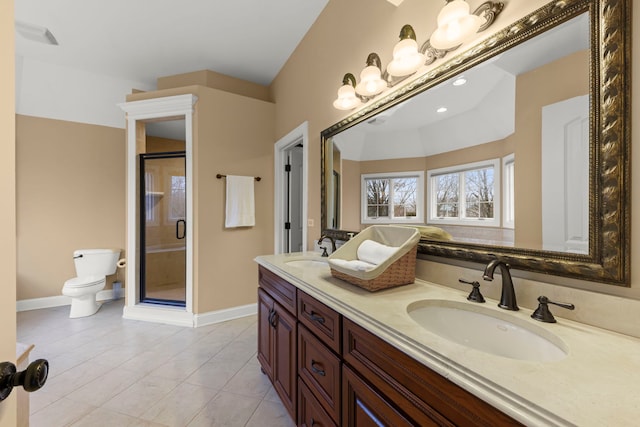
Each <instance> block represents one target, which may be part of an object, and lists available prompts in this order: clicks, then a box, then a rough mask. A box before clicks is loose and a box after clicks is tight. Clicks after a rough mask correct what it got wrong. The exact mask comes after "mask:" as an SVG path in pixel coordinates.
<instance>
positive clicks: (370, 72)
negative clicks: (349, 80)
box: [356, 65, 387, 96]
mask: <svg viewBox="0 0 640 427" xmlns="http://www.w3.org/2000/svg"><path fill="white" fill-rule="evenodd" d="M386 87H387V82H385V81H384V80H382V78H381V76H380V68H378V67H376V66H375V65H369V66H368V67H365V68H364V69H363V70H362V72H361V73H360V83H358V85H357V86H356V92H357V93H358V94H360V95H362V96H373V95H377V94H379V93H380V92H382V91H383V90H385V89H386Z"/></svg>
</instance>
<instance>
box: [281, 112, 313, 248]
mask: <svg viewBox="0 0 640 427" xmlns="http://www.w3.org/2000/svg"><path fill="white" fill-rule="evenodd" d="M300 143H301V144H302V242H303V243H302V244H303V246H304V247H306V246H307V245H308V242H307V232H308V230H307V228H308V223H307V218H308V203H309V196H308V190H309V185H308V183H309V178H308V175H309V122H304V123H302V124H301V125H300V126H298V127H296V128H295V129H293V130H292V131H291V132H289V133H288V134H287V135H285V136H284V137H282V138H280V140H279V141H278V142H276V144H275V147H274V156H273V157H274V224H273V231H274V239H273V240H274V253H276V254H281V253H283V252H284V250H285V243H286V242H285V241H284V223H285V221H286V220H287V212H285V209H284V202H285V200H286V194H285V191H286V190H285V189H284V185H285V183H286V179H287V177H286V172H285V170H284V168H285V165H286V164H287V151H288V150H289V149H290V148H291V147H295V146H296V145H298V144H300Z"/></svg>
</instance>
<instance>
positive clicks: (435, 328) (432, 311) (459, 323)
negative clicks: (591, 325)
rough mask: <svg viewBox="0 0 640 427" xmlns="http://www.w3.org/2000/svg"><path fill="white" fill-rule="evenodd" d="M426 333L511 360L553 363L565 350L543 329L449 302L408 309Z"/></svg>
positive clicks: (424, 302)
mask: <svg viewBox="0 0 640 427" xmlns="http://www.w3.org/2000/svg"><path fill="white" fill-rule="evenodd" d="M407 312H408V313H409V316H410V317H411V318H412V319H413V320H414V321H416V322H417V323H418V324H419V325H420V326H422V327H423V328H424V329H425V330H427V331H429V332H432V333H434V334H436V335H439V336H440V337H442V338H445V339H448V340H450V341H453V342H455V343H458V344H461V345H464V346H467V347H471V348H473V349H475V350H480V351H483V352H485V353H490V354H493V355H495V356H502V357H508V358H511V359H520V360H530V361H538V362H552V361H557V360H561V359H564V358H565V357H566V356H567V353H568V348H567V346H566V345H565V344H564V343H563V342H562V340H561V339H560V338H558V337H557V336H555V335H554V334H552V333H550V332H549V331H547V330H546V329H544V328H541V327H538V326H537V325H533V324H530V322H527V321H526V320H524V319H520V318H518V317H515V316H513V315H510V314H508V313H501V312H497V311H495V310H491V309H489V308H486V307H482V306H480V305H472V304H471V303H463V302H457V301H448V300H422V301H416V302H414V303H411V304H409V306H407Z"/></svg>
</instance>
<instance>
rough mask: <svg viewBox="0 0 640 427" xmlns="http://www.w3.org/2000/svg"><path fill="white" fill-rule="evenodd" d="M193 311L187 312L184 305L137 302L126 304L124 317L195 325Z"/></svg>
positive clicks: (176, 324)
mask: <svg viewBox="0 0 640 427" xmlns="http://www.w3.org/2000/svg"><path fill="white" fill-rule="evenodd" d="M193 316H194V315H193V313H187V311H186V310H185V309H184V308H182V307H171V306H161V305H155V304H136V305H134V306H125V307H124V310H123V312H122V317H123V318H124V319H130V320H141V321H144V322H154V323H164V324H167V325H175V326H188V327H190V328H192V327H193Z"/></svg>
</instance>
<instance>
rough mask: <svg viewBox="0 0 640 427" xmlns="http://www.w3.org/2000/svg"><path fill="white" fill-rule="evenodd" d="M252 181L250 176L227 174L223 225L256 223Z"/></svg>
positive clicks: (240, 225) (252, 224)
mask: <svg viewBox="0 0 640 427" xmlns="http://www.w3.org/2000/svg"><path fill="white" fill-rule="evenodd" d="M253 181H254V178H253V177H252V176H235V175H227V204H226V218H225V224H224V225H225V227H227V228H232V227H253V226H254V225H256V216H255V201H254V195H253Z"/></svg>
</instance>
